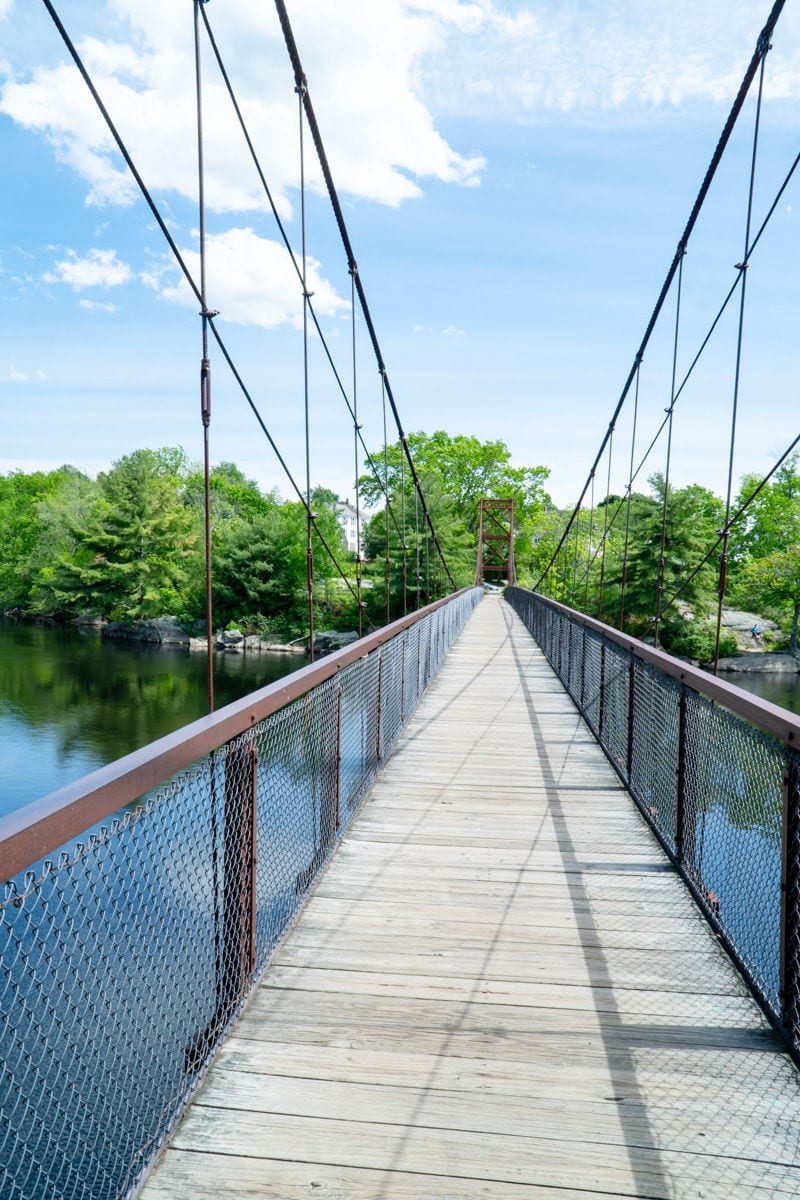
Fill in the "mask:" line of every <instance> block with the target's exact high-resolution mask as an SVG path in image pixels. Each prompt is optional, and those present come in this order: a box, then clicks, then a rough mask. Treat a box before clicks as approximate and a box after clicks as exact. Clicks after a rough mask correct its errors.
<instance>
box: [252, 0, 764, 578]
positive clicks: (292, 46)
mask: <svg viewBox="0 0 800 1200" xmlns="http://www.w3.org/2000/svg"><path fill="white" fill-rule="evenodd" d="M780 3H781V4H782V3H785V0H780ZM275 8H276V10H277V13H278V20H279V21H280V24H281V29H282V30H283V36H284V40H285V42H286V48H287V50H288V52H289V58H290V60H291V63H292V67H293V69H294V75H295V82H296V83H297V84H298V85H299V84H301V83H302V85H303V88H304V91H303V105H304V107H305V111H306V118H307V120H308V127H309V130H310V132H311V136H312V138H313V140H314V145H315V147H316V151H317V157H318V159H319V164H320V167H321V169H322V174H323V176H324V179H325V184H326V186H327V189H328V196H329V198H330V202H331V206H332V208H333V212H334V216H335V218H336V224H337V226H338V228H339V235H340V237H341V239H342V245H343V246H344V250H345V255H346V258H347V265H348V267H354V266H355V255H354V254H353V248H352V245H351V243H350V235H349V234H348V232H347V226H346V224H345V220H344V213H343V211H342V206H341V203H340V201H339V195H338V193H337V191H336V186H335V184H334V182H333V175H332V174H331V169H330V165H329V163H328V157H327V154H326V152H325V146H324V144H323V141H322V135H321V133H320V129H319V125H318V123H317V118H316V114H315V112H314V107H313V105H312V103H311V97H310V95H309V92H308V84H307V81H306V76H305V72H304V71H303V66H302V63H301V61H300V55H299V53H298V50H297V43H296V42H295V39H294V33H293V32H292V27H291V24H290V22H289V15H288V13H287V11H286V5H285V3H284V0H275ZM355 284H356V291H357V292H358V299H359V304H360V306H361V312H362V314H363V316H364V321H365V323H366V326H367V330H368V332H369V337H370V341H371V342H372V348H373V351H374V353H375V359H376V362H377V364H378V371H379V373H380V375H381V380H382V384H383V387H384V388H385V391H386V398H387V400H388V401H389V406H390V408H391V410H392V416H393V417H394V421H395V425H396V427H397V433H398V436H399V439H400V445H401V449H402V452H403V454H404V455H405V457H406V461H407V463H408V467H409V470H410V472H411V477H412V479H413V480H414V486H415V488H417V490H418V491H419V498H420V504H421V506H422V511H423V514H424V516H425V520H426V521H427V524H428V527H429V529H430V532H431V537H432V539H433V543H434V545H435V547H436V551H437V554H438V555H439V558H440V560H441V563H442V566H443V568H444V571H445V573H446V575H447V578H448V580H449V582H450V586H451V587H452V588H453V589H454V590H455V586H456V584H455V580H454V579H453V576H452V575H451V573H450V568H449V567H448V565H447V560H446V559H445V556H444V552H443V550H442V547H441V545H440V543H439V538H438V535H437V533H436V530H435V528H434V526H433V521H432V519H431V515H430V512H429V511H428V506H427V504H426V502H425V496H424V493H423V492H422V489H421V485H420V482H419V477H418V475H417V470H416V467H415V465H414V460H413V457H412V455H411V450H410V449H409V445H408V440H407V438H406V435H405V432H404V430H403V424H402V422H401V420H400V413H399V411H398V408H397V404H396V402H395V399H394V394H393V392H392V388H391V385H390V383H389V378H388V375H387V372H386V364H385V362H384V358H383V354H382V353H381V348H380V343H379V342H378V335H377V333H376V331H375V326H374V324H373V321H372V314H371V313H370V310H369V305H368V303H367V297H366V293H365V292H364V287H363V284H362V280H361V275H360V273H358V272H356V275H355Z"/></svg>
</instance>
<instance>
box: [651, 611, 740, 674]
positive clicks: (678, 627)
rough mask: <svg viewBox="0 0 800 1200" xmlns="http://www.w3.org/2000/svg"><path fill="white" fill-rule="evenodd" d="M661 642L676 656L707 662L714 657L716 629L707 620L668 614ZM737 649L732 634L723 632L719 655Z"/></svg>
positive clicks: (722, 656) (730, 653)
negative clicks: (668, 617)
mask: <svg viewBox="0 0 800 1200" xmlns="http://www.w3.org/2000/svg"><path fill="white" fill-rule="evenodd" d="M661 642H662V645H663V647H664V649H665V650H667V651H669V653H670V654H674V655H676V656H677V657H678V658H690V659H694V660H695V661H697V662H700V663H709V662H712V661H713V659H714V649H715V645H716V629H715V628H714V626H713V625H712V624H711V622H709V621H703V620H700V619H694V620H692V619H690V618H689V617H687V616H686V615H685V614H683V613H681V614H678V615H677V616H671V615H670V619H669V620H667V621H665V625H664V632H663V636H662V638H661ZM738 650H739V647H738V644H737V642H736V638H735V637H734V636H733V634H732V633H723V635H722V637H721V638H720V643H719V653H720V657H721V658H725V657H727V656H728V655H733V654H737V653H738Z"/></svg>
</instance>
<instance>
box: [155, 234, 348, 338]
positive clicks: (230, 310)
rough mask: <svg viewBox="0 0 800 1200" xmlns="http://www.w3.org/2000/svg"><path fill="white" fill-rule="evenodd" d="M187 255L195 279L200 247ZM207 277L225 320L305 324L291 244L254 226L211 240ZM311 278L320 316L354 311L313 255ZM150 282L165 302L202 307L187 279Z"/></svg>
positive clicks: (269, 324) (272, 324)
mask: <svg viewBox="0 0 800 1200" xmlns="http://www.w3.org/2000/svg"><path fill="white" fill-rule="evenodd" d="M181 254H182V256H183V258H184V260H185V261H186V265H187V266H188V268H189V270H190V271H191V273H192V275H193V277H194V278H195V279H199V277H200V256H199V253H198V251H197V250H195V249H189V250H181ZM206 278H207V288H206V292H207V297H208V305H209V307H210V308H215V309H218V310H219V313H220V316H221V318H222V320H224V321H233V322H234V323H236V324H238V325H260V326H262V327H263V328H265V329H272V328H274V327H275V326H277V325H284V324H290V325H293V326H295V327H296V328H299V327H300V326H301V325H302V320H303V306H302V288H301V284H300V280H299V279H298V276H297V274H296V272H295V270H294V268H293V267H292V264H291V260H290V258H289V256H288V254H287V253H286V249H285V247H284V246H282V245H279V244H278V243H277V242H273V241H269V240H268V239H266V238H262V237H258V235H257V234H255V233H254V232H253V230H252V229H229V230H227V232H225V233H221V234H216V235H211V236H209V237H208V238H207V239H206ZM307 280H308V290H309V291H310V292H313V293H314V297H313V301H312V303H313V305H314V309H315V311H316V313H317V315H318V316H321V317H332V316H336V315H337V314H338V313H342V312H347V311H349V304H348V303H347V302H346V301H345V300H343V299H342V298H341V297H340V296H338V295H337V293H336V291H335V290H334V288H333V287H332V286H331V284H330V283H328V281H327V280H325V279H323V277H322V275H321V274H320V264H319V263H318V262H316V260H314V259H312V258H309V259H308V269H307ZM144 281H146V282H147V283H148V285H149V286H151V287H154V288H156V289H157V290H158V292H159V295H160V296H161V298H162V299H164V300H168V301H170V302H172V303H175V304H182V305H188V306H191V307H196V306H197V300H196V298H195V296H194V293H193V292H191V291H190V289H189V287H188V285H187V284H186V282H185V281H184V280H181V281H180V282H179V283H178V284H177V286H164V284H163V283H162V281H161V278H160V277H159V275H157V274H155V273H152V272H151V273H148V275H147V278H146V280H144Z"/></svg>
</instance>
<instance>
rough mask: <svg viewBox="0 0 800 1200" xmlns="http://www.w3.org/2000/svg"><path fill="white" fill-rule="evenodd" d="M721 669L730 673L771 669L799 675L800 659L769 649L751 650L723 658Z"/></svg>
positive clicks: (779, 672) (720, 663) (720, 661)
mask: <svg viewBox="0 0 800 1200" xmlns="http://www.w3.org/2000/svg"><path fill="white" fill-rule="evenodd" d="M719 670H720V671H725V672H726V673H729V674H731V673H734V672H736V673H745V672H747V671H770V672H772V673H774V674H783V675H797V673H798V672H800V660H798V659H796V658H795V656H794V655H793V654H778V653H774V652H772V651H769V650H765V651H764V652H763V653H758V652H755V653H753V652H752V651H751V652H750V653H749V654H737V655H736V657H735V658H721V659H720V660H719Z"/></svg>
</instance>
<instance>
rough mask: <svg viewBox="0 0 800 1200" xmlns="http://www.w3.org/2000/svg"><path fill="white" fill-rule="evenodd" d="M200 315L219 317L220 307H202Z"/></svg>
mask: <svg viewBox="0 0 800 1200" xmlns="http://www.w3.org/2000/svg"><path fill="white" fill-rule="evenodd" d="M198 315H199V316H201V317H218V316H219V309H218V308H201V309H200V312H199V314H198Z"/></svg>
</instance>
